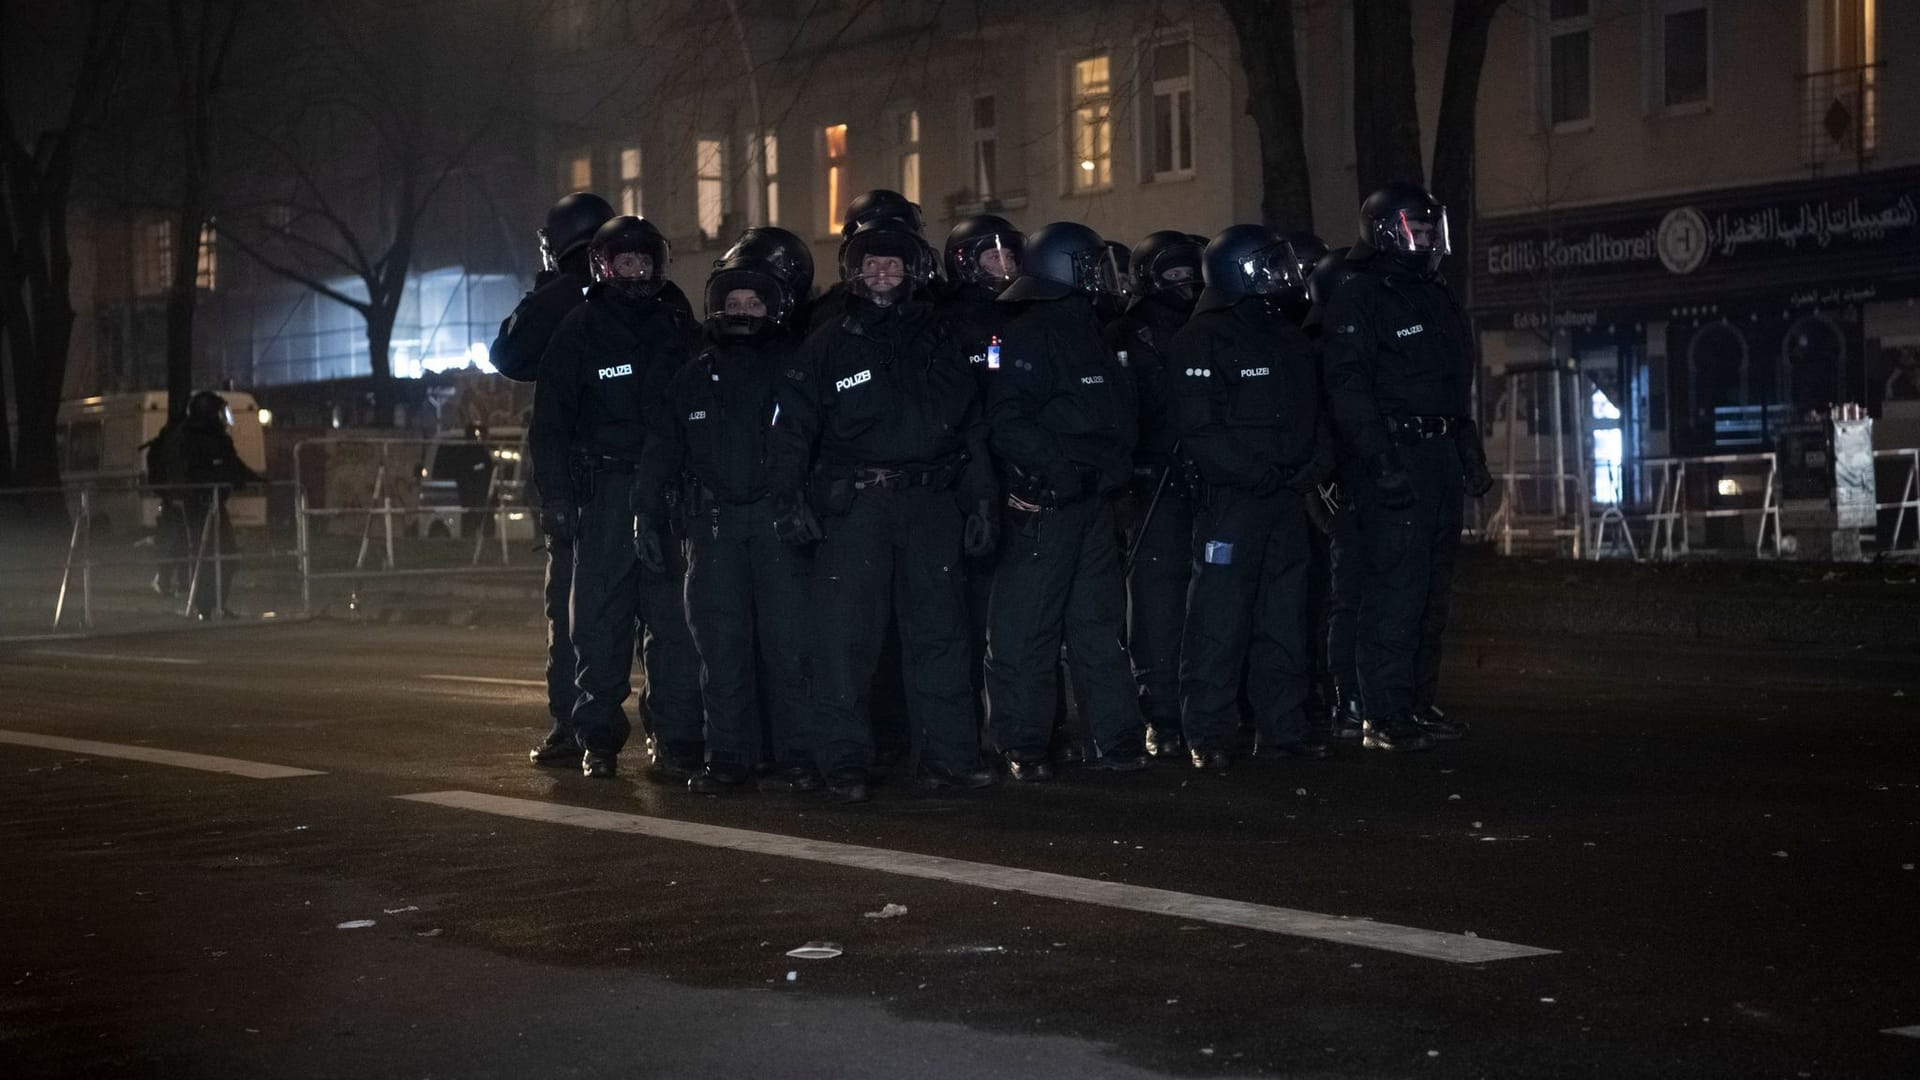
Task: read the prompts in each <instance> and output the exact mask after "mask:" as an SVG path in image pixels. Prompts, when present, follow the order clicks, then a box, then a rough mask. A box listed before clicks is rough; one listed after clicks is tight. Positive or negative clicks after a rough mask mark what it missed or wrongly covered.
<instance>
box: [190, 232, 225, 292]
mask: <svg viewBox="0 0 1920 1080" xmlns="http://www.w3.org/2000/svg"><path fill="white" fill-rule="evenodd" d="M219 272H220V250H219V248H217V247H215V246H214V233H213V226H212V225H202V226H200V260H199V263H198V264H197V265H196V266H195V267H194V272H193V284H194V286H195V287H196V288H201V289H206V290H207V291H209V292H211V291H212V290H213V286H214V283H215V282H216V281H218V280H219Z"/></svg>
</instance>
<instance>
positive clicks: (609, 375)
mask: <svg viewBox="0 0 1920 1080" xmlns="http://www.w3.org/2000/svg"><path fill="white" fill-rule="evenodd" d="M631 374H633V365H632V364H621V365H619V366H617V367H603V368H601V369H600V377H601V378H603V379H617V378H619V377H620V376H622V375H631Z"/></svg>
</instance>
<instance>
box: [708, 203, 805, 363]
mask: <svg viewBox="0 0 1920 1080" xmlns="http://www.w3.org/2000/svg"><path fill="white" fill-rule="evenodd" d="M742 260H745V261H748V262H758V263H763V264H765V269H766V270H767V272H768V273H771V274H772V275H773V276H774V277H776V278H778V279H779V280H780V283H781V284H782V285H783V286H785V287H786V290H787V295H788V296H789V297H790V298H791V299H792V302H793V310H792V311H790V312H788V313H787V315H786V316H785V318H784V319H782V320H781V323H780V325H779V330H780V332H781V333H782V334H785V335H786V336H787V337H790V338H792V339H793V340H794V341H796V342H797V341H803V340H805V339H806V336H807V328H808V318H809V316H810V314H811V312H812V310H813V249H812V248H810V247H808V246H807V242H806V241H805V240H802V239H800V238H799V237H798V236H796V235H794V234H793V233H792V232H789V231H788V230H786V229H782V228H780V227H778V226H775V225H755V226H753V227H752V228H749V229H747V230H746V231H745V232H743V233H741V234H740V239H738V240H735V241H734V242H733V246H732V247H730V248H728V249H727V251H726V254H724V255H722V256H720V259H719V260H718V261H717V262H715V263H714V266H715V267H716V268H717V267H721V266H725V265H726V264H728V263H732V262H738V261H742ZM708 315H709V317H711V315H712V313H711V312H709V313H708Z"/></svg>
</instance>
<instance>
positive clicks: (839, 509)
mask: <svg viewBox="0 0 1920 1080" xmlns="http://www.w3.org/2000/svg"><path fill="white" fill-rule="evenodd" d="M968 460H969V455H968V454H967V453H966V452H964V451H962V452H961V453H958V454H955V455H953V456H952V457H951V458H948V459H947V460H946V461H944V462H941V463H940V464H938V465H933V466H919V467H916V468H898V469H896V468H892V467H888V466H878V465H839V464H833V463H830V462H824V461H823V462H821V463H819V464H817V465H815V466H814V467H813V475H812V477H811V478H810V479H809V481H808V483H807V500H808V502H809V503H811V504H812V506H813V511H814V513H816V514H819V515H820V516H822V517H840V516H842V515H844V514H845V513H846V512H847V511H848V510H849V509H851V508H852V507H853V497H854V495H855V494H856V493H858V492H862V491H903V490H906V489H909V488H926V489H927V490H929V491H948V490H951V489H952V488H953V486H954V485H955V484H956V483H958V482H959V481H960V473H961V470H963V469H965V468H966V466H967V461H968Z"/></svg>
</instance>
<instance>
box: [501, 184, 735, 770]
mask: <svg viewBox="0 0 1920 1080" xmlns="http://www.w3.org/2000/svg"><path fill="white" fill-rule="evenodd" d="M588 257H589V262H590V264H591V266H592V271H593V279H594V284H593V286H592V287H591V288H590V289H589V290H588V292H587V298H586V302H585V303H584V304H582V305H580V306H579V307H577V308H575V309H574V310H573V311H572V312H570V313H569V314H568V315H567V317H566V319H565V320H563V321H562V322H561V324H560V328H559V329H558V330H556V331H555V332H554V335H553V343H552V344H551V345H550V346H548V349H547V355H546V356H545V357H544V358H543V359H542V360H541V362H540V380H539V384H538V387H537V389H536V391H535V398H534V409H533V426H532V430H531V432H530V441H531V444H532V452H533V469H534V479H535V482H536V483H538V484H539V485H540V489H541V490H542V491H544V492H548V493H555V492H565V493H566V494H567V496H568V497H566V498H553V497H551V494H550V497H549V498H548V499H547V500H545V501H544V502H543V503H542V505H541V509H540V517H541V525H542V527H543V528H544V530H545V531H546V532H547V534H548V535H549V536H558V537H561V538H562V539H571V540H572V541H573V544H574V574H573V590H572V594H571V596H570V604H571V612H572V620H573V648H574V656H575V660H576V667H575V672H576V674H575V685H576V687H577V689H578V696H577V697H576V699H575V701H574V706H573V714H572V720H573V731H574V735H575V737H576V738H577V739H578V741H579V745H580V749H581V751H582V755H581V759H580V760H581V769H582V771H583V772H585V773H586V774H587V775H588V776H593V777H611V776H613V775H615V773H616V771H617V769H618V756H619V753H620V750H621V748H622V747H623V746H624V745H625V744H626V741H627V736H628V735H629V734H630V732H631V725H630V724H629V722H628V720H627V717H626V713H625V712H624V711H623V708H622V706H623V703H624V702H625V701H626V699H627V697H628V695H629V694H630V693H632V689H633V685H632V677H633V664H634V654H635V648H634V645H635V638H636V633H641V634H644V637H643V639H642V640H643V641H644V649H643V653H642V655H643V657H644V664H645V669H646V676H647V679H646V690H645V697H644V700H643V702H642V706H641V707H642V709H643V710H644V711H645V712H646V713H647V715H649V716H650V717H651V718H652V722H653V732H652V733H653V748H652V749H653V763H652V764H653V768H654V771H655V772H656V773H657V774H659V775H661V776H664V777H667V778H671V779H679V780H685V779H687V778H689V777H691V776H692V775H693V774H694V772H696V771H698V770H699V768H700V764H701V714H700V690H699V683H698V672H699V657H698V655H697V654H696V652H695V651H694V647H693V637H692V634H691V633H690V632H689V631H688V629H687V620H686V607H685V601H684V599H683V598H682V595H681V586H682V582H683V580H684V577H685V565H684V560H683V558H682V554H681V549H680V545H679V544H677V543H669V542H668V540H667V538H666V537H665V535H664V533H665V530H666V523H665V522H663V521H660V520H658V519H657V518H655V517H652V516H640V517H636V516H635V508H636V489H637V486H638V485H637V483H636V481H637V479H638V473H639V465H640V462H641V460H642V455H643V452H644V451H645V448H646V443H647V440H649V439H657V438H660V437H661V436H662V434H663V429H664V421H665V412H664V400H663V398H664V390H665V388H666V385H667V383H668V381H669V380H670V379H671V378H672V377H673V375H674V374H675V373H676V372H678V371H679V369H680V368H681V367H683V366H684V365H685V364H686V362H687V361H688V360H689V359H690V357H689V351H688V348H687V340H686V338H685V336H684V335H683V333H682V329H681V326H680V321H679V319H678V317H677V316H676V315H675V312H674V310H673V308H672V306H671V305H670V304H669V303H668V302H667V301H666V300H665V299H663V298H662V295H661V285H662V283H663V282H664V281H665V279H666V273H667V241H666V238H665V237H663V236H661V235H660V231H659V230H658V229H656V228H654V226H653V224H652V223H651V222H648V221H645V220H643V219H641V218H637V217H631V216H629V217H616V218H613V219H612V220H610V221H608V222H607V223H606V224H605V225H602V226H601V227H600V228H599V229H598V230H597V231H596V232H595V233H594V236H593V240H592V242H591V244H589V247H588Z"/></svg>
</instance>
